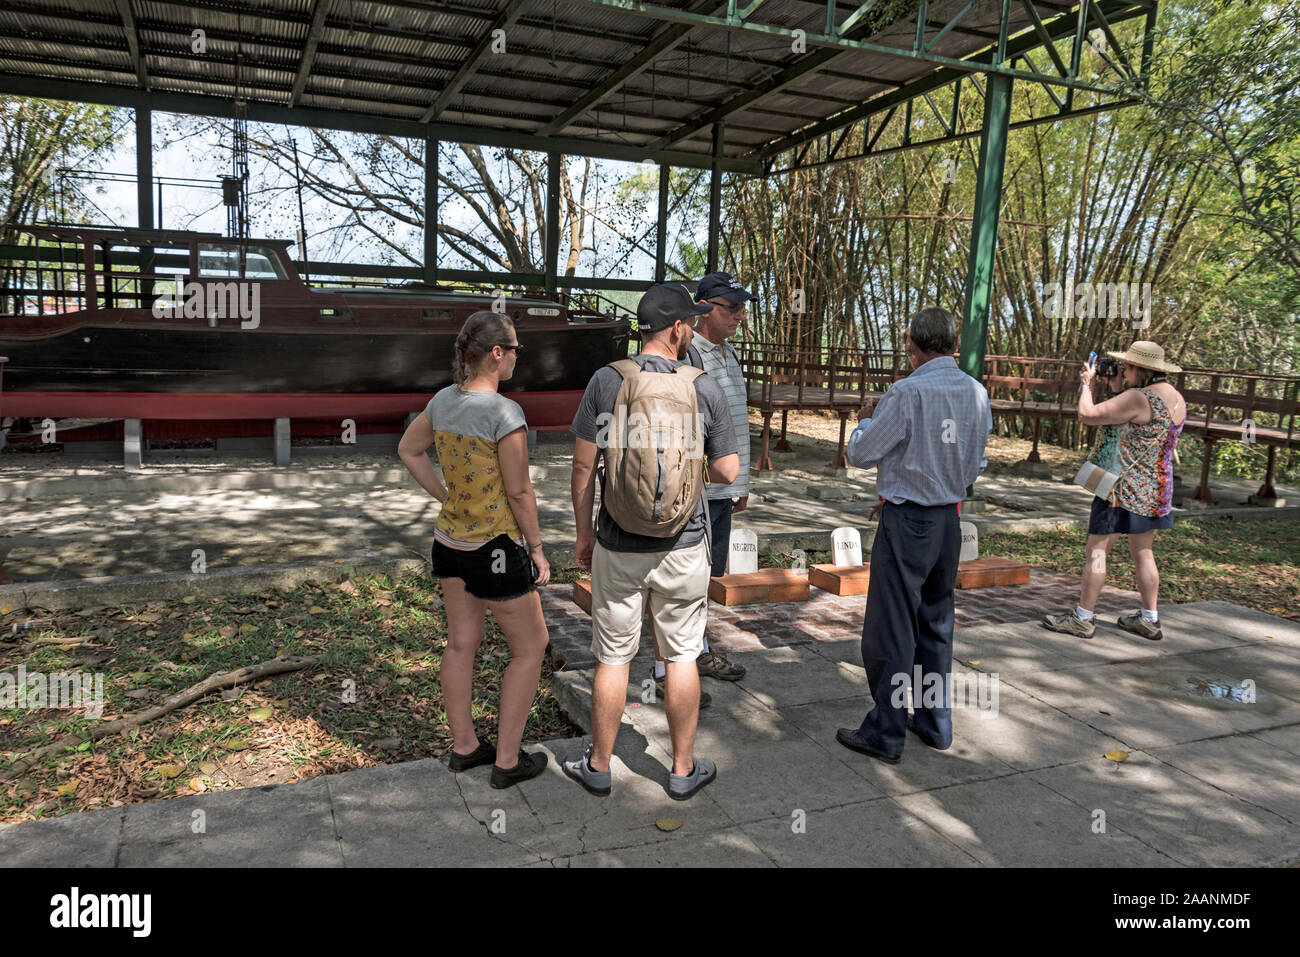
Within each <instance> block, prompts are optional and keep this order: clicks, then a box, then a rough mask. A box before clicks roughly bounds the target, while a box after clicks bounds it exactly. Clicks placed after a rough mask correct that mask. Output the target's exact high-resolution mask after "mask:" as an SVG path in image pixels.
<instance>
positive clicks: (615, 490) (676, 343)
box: [564, 283, 739, 800]
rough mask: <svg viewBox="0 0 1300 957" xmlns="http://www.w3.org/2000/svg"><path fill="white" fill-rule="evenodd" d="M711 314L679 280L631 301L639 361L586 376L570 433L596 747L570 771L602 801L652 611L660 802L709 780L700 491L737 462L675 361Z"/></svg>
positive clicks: (726, 432) (721, 426) (688, 374)
mask: <svg viewBox="0 0 1300 957" xmlns="http://www.w3.org/2000/svg"><path fill="white" fill-rule="evenodd" d="M707 311H708V308H706V307H704V306H700V305H696V304H695V303H694V302H693V301H692V299H691V295H690V293H689V292H688V291H687V289H686V287H685V286H683V285H681V284H680V283H671V284H661V285H657V286H652V287H651V288H650V289H649V290H648V291H647V292H646V294H645V295H644V296H642V297H641V301H640V303H639V304H638V305H637V324H638V327H639V329H640V332H641V354H640V355H638V356H635V357H633V358H630V359H624V360H620V361H619V362H615V363H611V364H610V365H608V366H605V367H604V368H602V369H599V370H598V371H597V372H596V374H595V375H594V376H592V378H591V382H589V383H588V385H587V390H586V392H585V393H584V394H583V397H582V402H581V404H580V405H579V407H578V412H577V415H576V416H575V417H574V420H573V427H572V429H571V431H572V432H573V433H574V435H575V436H576V440H575V448H574V453H573V477H572V493H573V511H574V519H575V521H576V523H577V545H576V548H575V557H576V560H577V563H578V567H579V568H582V569H584V570H587V569H590V571H591V597H592V605H591V630H592V643H591V644H592V652H593V653H594V654H595V656H596V661H597V665H596V676H595V679H594V681H593V683H592V704H591V725H592V743H591V747H590V748H588V749H587V750H586V752H585V753H579V754H575V755H573V756H571V757H570V758H569V759H568V760H567V761H565V762H564V771H565V773H566V774H567V775H568V776H569V777H571V778H573V779H574V780H576V781H577V782H578V783H580V784H582V786H583V787H585V788H586V789H587V790H588V791H590V792H591V793H593V794H597V795H601V796H604V795H607V794H609V793H610V789H611V775H610V767H609V763H610V757H611V755H612V754H613V751H614V739H615V737H616V736H617V734H618V726H619V722H620V719H621V718H622V715H623V708H624V706H625V704H626V702H627V685H628V671H629V666H630V664H631V662H632V659H633V658H634V657H636V653H637V649H638V646H639V644H640V638H641V621H642V616H643V614H644V610H645V607H646V603H647V601H648V603H649V609H650V615H651V618H652V620H653V621H654V623H655V626H656V630H657V632H658V637H659V641H660V650H661V651H662V653H663V655H664V658H665V659H666V662H667V669H666V670H667V674H666V686H665V693H664V710H665V712H666V713H667V717H668V730H669V734H670V736H671V738H672V745H673V767H672V771H671V773H670V775H669V779H668V794H669V796H670V797H672V798H674V799H676V800H686V799H687V798H689V797H691V796H692V795H694V794H695V793H696V792H698V791H699V790H700V789H701V788H702V787H704V786H705V785H707V784H708V783H710V782H711V781H712V780H713V779H714V778H715V777H716V776H717V767H716V766H715V765H714V763H713V762H712V761H710V760H709V759H708V758H696V757H694V755H693V753H692V748H693V746H694V743H695V727H696V722H697V720H698V718H699V705H700V676H699V671H698V669H697V666H696V663H695V661H696V658H697V657H698V656H699V654H700V651H701V650H702V648H703V638H704V624H705V614H706V610H707V605H708V587H709V571H710V564H711V563H710V542H709V524H708V519H707V517H706V514H705V507H704V501H703V492H704V484H705V482H706V481H708V482H718V483H721V484H724V485H726V484H729V483H731V482H734V481H735V480H736V475H737V473H738V471H739V456H738V455H737V452H736V448H737V446H736V436H735V431H734V430H733V428H732V424H731V415H730V412H729V410H728V408H727V399H726V396H725V395H724V394H723V392H722V389H721V388H720V387H719V385H718V384H717V382H715V381H714V380H713V379H712V378H710V377H709V376H707V375H705V374H704V373H703V372H702V371H701V370H699V369H696V368H693V367H692V366H690V365H689V364H688V363H686V362H684V361H682V360H684V359H685V357H686V352H687V349H688V348H689V347H690V344H691V338H692V336H693V327H694V324H695V317H696V316H698V315H700V314H702V313H704V312H707ZM598 457H599V458H600V459H601V462H602V465H603V467H602V468H601V470H600V478H601V500H600V514H599V517H598V519H597V524H596V527H595V529H594V530H593V527H592V506H593V504H594V501H595V485H596V477H597V468H596V465H597V458H598ZM721 547H725V543H723V544H722V546H721Z"/></svg>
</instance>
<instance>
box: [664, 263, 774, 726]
mask: <svg viewBox="0 0 1300 957" xmlns="http://www.w3.org/2000/svg"><path fill="white" fill-rule="evenodd" d="M757 298H758V297H757V296H755V295H754V294H753V293H751V292H750V291H749V290H747V289H746V288H745V287H744V286H742V285H741V284H740V282H739V281H738V280H736V279H734V278H732V277H731V276H730V275H728V274H727V273H725V272H711V273H709V274H708V275H707V276H705V277H704V278H703V279H701V280H700V284H699V286H698V287H697V289H696V291H695V301H696V302H698V303H701V304H703V305H708V306H712V307H713V311H712V312H706V313H701V314H700V315H699V316H697V317H696V322H695V336H694V338H693V339H692V341H691V346H690V349H689V350H688V351H687V356H686V358H687V361H688V362H689V363H690V364H691V365H693V366H695V367H696V368H697V369H703V370H704V371H705V372H706V373H707V374H708V375H710V376H712V377H713V378H714V379H715V380H717V383H718V385H720V386H722V392H723V394H724V395H725V396H726V397H727V408H728V409H730V411H731V424H732V429H733V430H734V431H735V433H736V444H737V451H738V452H739V454H740V471H739V472H738V473H737V475H736V480H735V481H734V482H732V483H731V484H730V485H714V484H709V485H706V486H705V489H704V494H705V497H706V498H707V499H708V506H709V525H710V535H711V536H712V541H713V547H712V561H713V569H712V571H711V574H712V575H713V577H715V578H716V577H717V576H719V575H721V574H723V573H724V572H726V570H727V553H728V552H729V551H730V541H731V516H732V514H733V513H735V512H742V511H744V510H745V507H746V506H747V505H748V504H749V398H748V393H747V391H746V388H745V376H744V374H743V373H742V372H741V371H740V360H739V358H737V356H736V350H735V349H733V348H732V347H731V345H730V344H729V343H728V342H727V340H728V339H730V338H731V337H732V336H734V335H735V334H736V332H737V330H738V329H739V328H740V324H741V323H742V322H743V321H744V319H745V303H746V302H748V301H749V300H751V299H757ZM655 659H656V660H655V670H654V679H655V686H656V687H657V688H658V690H659V694H660V695H662V694H663V693H664V669H665V665H664V662H663V659H662V658H660V657H659V644H658V642H657V641H656V642H655ZM696 665H697V666H698V668H699V672H700V676H701V677H707V678H716V679H718V680H719V681H739V680H740V679H741V678H743V677H744V676H745V669H744V667H743V666H741V665H738V664H736V663H735V662H732V661H729V660H728V659H727V658H726V656H724V655H722V654H720V653H719V652H717V651H714V650H713V649H712V648H710V647H709V635H708V631H707V630H706V631H705V633H704V651H703V652H702V653H701V654H700V657H699V658H698V659H696ZM711 701H712V699H711V697H710V696H709V695H708V694H706V693H705V692H704V691H701V692H700V707H701V708H707V707H708V706H709V704H710V703H711Z"/></svg>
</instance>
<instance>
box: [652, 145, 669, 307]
mask: <svg viewBox="0 0 1300 957" xmlns="http://www.w3.org/2000/svg"><path fill="white" fill-rule="evenodd" d="M670 175H672V167H670V166H667V165H661V166H660V167H659V218H658V220H657V221H656V222H655V282H663V281H664V276H665V275H666V274H667V271H668V270H667V261H668V178H669V176H670Z"/></svg>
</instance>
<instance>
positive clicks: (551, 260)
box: [544, 150, 562, 296]
mask: <svg viewBox="0 0 1300 957" xmlns="http://www.w3.org/2000/svg"><path fill="white" fill-rule="evenodd" d="M561 160H562V157H561V155H560V154H559V153H558V152H556V151H555V150H552V151H551V152H549V153H547V154H546V237H545V240H544V242H545V256H546V292H547V294H548V295H551V296H553V295H555V293H556V290H557V288H558V287H559V280H558V278H557V276H556V274H557V273H558V272H559V269H560V162H561Z"/></svg>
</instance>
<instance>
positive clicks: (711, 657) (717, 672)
mask: <svg viewBox="0 0 1300 957" xmlns="http://www.w3.org/2000/svg"><path fill="white" fill-rule="evenodd" d="M695 667H697V668H698V669H699V670H700V677H701V678H717V679H718V680H719V681H739V680H740V679H741V678H743V677H745V669H744V668H742V667H741V666H740V665H737V664H733V663H732V662H730V661H728V660H727V659H726V658H724V657H723V656H722V655H720V654H718V653H717V652H716V651H713V650H709V651H706V652H705V653H704V654H702V655H700V656H699V657H698V658H696V659H695Z"/></svg>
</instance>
